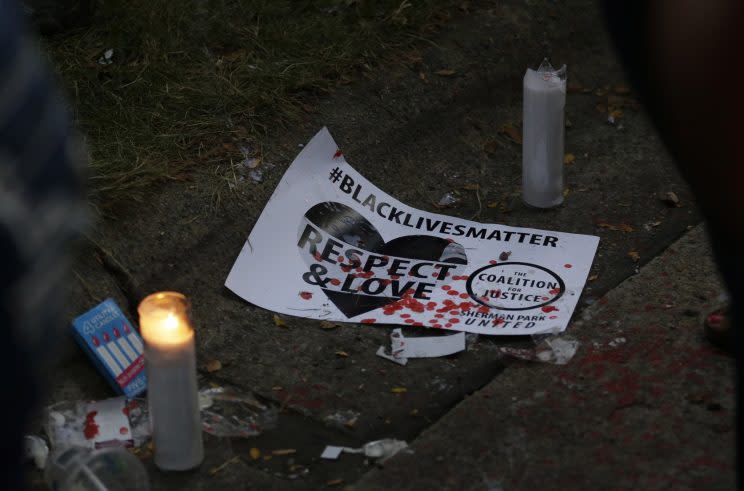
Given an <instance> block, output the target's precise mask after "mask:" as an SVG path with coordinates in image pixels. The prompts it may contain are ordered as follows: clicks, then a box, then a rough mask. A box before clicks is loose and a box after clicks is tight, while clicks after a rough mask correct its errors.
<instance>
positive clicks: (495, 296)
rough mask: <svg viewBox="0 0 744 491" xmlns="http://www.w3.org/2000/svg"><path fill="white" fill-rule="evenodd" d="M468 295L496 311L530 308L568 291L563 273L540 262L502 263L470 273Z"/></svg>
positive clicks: (553, 300) (546, 302)
mask: <svg viewBox="0 0 744 491" xmlns="http://www.w3.org/2000/svg"><path fill="white" fill-rule="evenodd" d="M467 289H468V294H470V296H471V297H472V298H473V300H475V301H476V302H478V303H479V304H481V305H485V306H486V307H490V308H492V309H497V310H530V309H535V308H538V307H544V306H546V305H549V304H551V303H553V302H555V301H556V300H558V299H559V298H560V297H561V296H562V295H563V293H564V292H565V290H566V285H565V283H564V282H563V280H562V279H561V277H560V276H558V275H557V274H555V273H554V272H552V271H551V270H549V269H548V268H545V267H543V266H538V265H537V264H530V263H517V262H513V263H500V264H493V265H489V266H484V267H482V268H480V269H478V270H476V271H475V272H474V273H472V274H471V275H470V277H469V278H468V282H467Z"/></svg>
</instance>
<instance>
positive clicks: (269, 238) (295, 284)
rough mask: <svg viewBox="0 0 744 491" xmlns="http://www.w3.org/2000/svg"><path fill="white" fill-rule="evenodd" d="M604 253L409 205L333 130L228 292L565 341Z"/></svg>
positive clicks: (275, 302)
mask: <svg viewBox="0 0 744 491" xmlns="http://www.w3.org/2000/svg"><path fill="white" fill-rule="evenodd" d="M598 242H599V238H598V237H594V236H589V235H577V234H570V233H565V232H551V231H545V230H536V229H529V228H518V227H509V226H505V225H492V224H483V223H478V222H473V221H469V220H463V219H460V218H455V217H450V216H446V215H439V214H436V213H429V212H426V211H422V210H417V209H415V208H412V207H410V206H407V205H405V204H404V203H401V202H400V201H398V200H396V199H395V198H393V197H391V196H389V195H387V194H385V193H384V192H382V191H381V190H380V189H379V188H377V187H376V186H374V185H373V184H372V183H370V182H369V181H368V180H367V179H365V178H364V177H362V176H361V175H360V174H359V173H358V172H356V171H355V170H354V169H353V168H352V167H351V166H350V165H349V164H348V163H347V162H346V160H345V159H344V156H343V154H342V153H341V151H340V150H339V149H338V147H337V146H336V143H335V142H334V141H333V138H331V135H330V133H329V132H328V130H326V129H325V128H323V129H322V130H321V131H320V132H318V134H317V135H315V137H314V138H313V139H312V140H311V141H310V143H308V145H307V146H306V147H305V148H304V149H303V150H302V152H300V154H299V155H298V156H297V158H296V159H295V161H294V162H293V163H292V165H291V166H290V167H289V169H287V172H286V173H285V174H284V177H283V178H282V180H281V181H280V182H279V185H278V186H277V188H276V190H275V191H274V194H273V195H272V196H271V199H270V200H269V202H268V204H267V205H266V207H265V208H264V210H263V212H262V213H261V216H260V217H259V219H258V222H257V223H256V225H255V226H254V227H253V231H252V232H251V234H250V236H249V238H248V241H246V243H245V245H244V246H243V250H242V251H241V252H240V255H239V256H238V259H237V261H236V262H235V264H234V265H233V268H232V270H231V271H230V274H229V275H228V277H227V281H226V283H225V285H226V286H227V287H228V288H229V289H231V290H232V291H234V292H235V293H237V294H238V295H239V296H241V297H242V298H244V299H245V300H247V301H249V302H251V303H253V304H256V305H258V306H260V307H263V308H266V309H269V310H273V311H276V312H280V313H283V314H291V315H296V316H301V317H308V318H312V319H323V320H332V321H341V322H358V323H363V324H403V325H413V326H426V327H433V328H441V329H452V330H457V331H468V332H477V333H481V334H501V335H510V334H511V335H513V334H534V333H537V332H542V331H549V330H552V331H562V330H564V329H565V328H566V326H567V325H568V322H569V320H570V318H571V314H572V313H573V310H574V308H575V307H576V302H577V301H578V299H579V295H580V293H581V290H582V288H583V287H584V284H585V282H586V278H587V275H588V273H589V268H590V266H591V263H592V260H593V258H594V254H595V252H596V250H597V244H598Z"/></svg>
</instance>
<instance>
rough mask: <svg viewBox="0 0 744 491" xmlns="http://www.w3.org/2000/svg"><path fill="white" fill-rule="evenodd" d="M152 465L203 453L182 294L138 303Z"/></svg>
mask: <svg viewBox="0 0 744 491" xmlns="http://www.w3.org/2000/svg"><path fill="white" fill-rule="evenodd" d="M138 310H139V318H140V331H141V333H142V338H143V339H144V341H145V366H146V369H147V384H148V385H147V399H148V405H149V409H150V425H151V427H152V440H153V444H154V446H155V465H157V466H158V467H159V468H160V469H162V470H187V469H192V468H194V467H196V466H198V465H199V464H200V463H201V461H202V459H203V458H204V446H203V444H202V433H201V422H200V418H199V400H198V394H197V384H196V351H195V348H194V330H193V329H192V328H191V321H190V319H189V303H188V300H186V297H184V296H183V295H181V294H180V293H175V292H159V293H153V294H152V295H150V296H148V297H146V298H145V299H144V300H142V303H140V305H139V309H138Z"/></svg>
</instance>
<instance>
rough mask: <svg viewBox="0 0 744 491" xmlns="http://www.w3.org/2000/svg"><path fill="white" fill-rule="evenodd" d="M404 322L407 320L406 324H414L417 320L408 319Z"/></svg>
mask: <svg viewBox="0 0 744 491" xmlns="http://www.w3.org/2000/svg"><path fill="white" fill-rule="evenodd" d="M403 322H405V323H406V324H413V323H414V322H416V321H415V320H413V319H406V320H404V321H403Z"/></svg>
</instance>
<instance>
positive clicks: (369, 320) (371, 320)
mask: <svg viewBox="0 0 744 491" xmlns="http://www.w3.org/2000/svg"><path fill="white" fill-rule="evenodd" d="M359 322H361V323H362V324H374V323H375V322H377V320H376V319H362V320H360V321H359Z"/></svg>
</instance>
